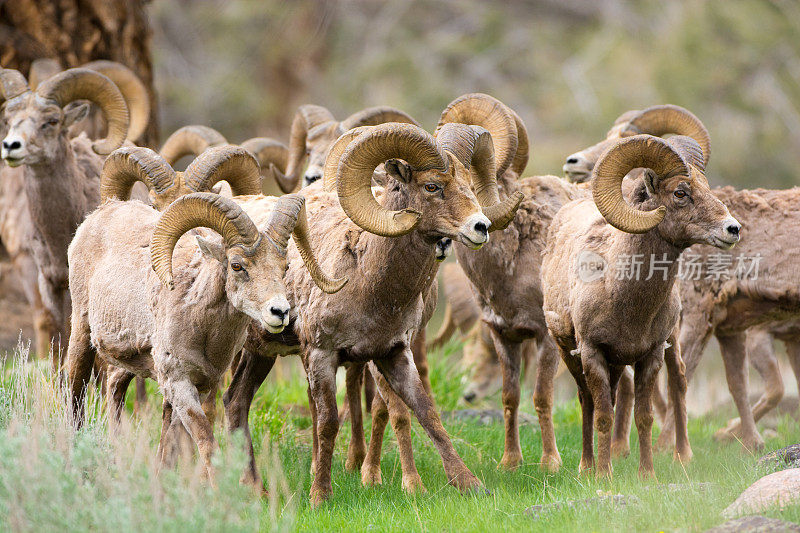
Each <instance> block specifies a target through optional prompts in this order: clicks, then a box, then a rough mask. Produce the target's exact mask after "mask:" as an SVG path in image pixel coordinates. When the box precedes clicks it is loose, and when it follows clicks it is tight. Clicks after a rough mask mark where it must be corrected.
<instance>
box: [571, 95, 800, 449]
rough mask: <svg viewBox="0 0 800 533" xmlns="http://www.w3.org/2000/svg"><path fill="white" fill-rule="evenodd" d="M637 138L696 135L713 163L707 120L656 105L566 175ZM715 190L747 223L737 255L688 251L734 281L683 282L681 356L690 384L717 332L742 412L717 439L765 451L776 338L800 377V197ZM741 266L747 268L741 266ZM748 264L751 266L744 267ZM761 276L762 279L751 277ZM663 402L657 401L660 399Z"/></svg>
mask: <svg viewBox="0 0 800 533" xmlns="http://www.w3.org/2000/svg"><path fill="white" fill-rule="evenodd" d="M638 133H651V134H655V135H663V134H665V133H679V134H684V135H689V136H691V137H692V138H694V139H695V140H697V141H698V142H699V143H700V145H701V147H702V148H703V153H704V158H705V160H706V161H708V156H709V153H710V139H709V136H708V132H707V130H706V128H705V127H704V126H703V124H702V122H700V120H699V119H697V117H695V116H694V115H693V114H692V113H690V112H689V111H687V110H685V109H683V108H680V107H677V106H653V107H650V108H648V109H645V110H643V111H628V112H626V113H624V114H623V115H622V116H620V117H619V118H618V119H617V120H616V121H615V126H614V127H613V128H612V129H611V130H610V131H609V133H608V136H607V139H606V140H604V141H602V142H600V143H598V144H596V145H594V146H591V147H589V148H587V149H585V150H582V151H580V152H577V153H575V154H572V155H570V156H569V157H568V158H567V161H566V163H565V165H564V171H565V174H566V175H567V176H568V177H570V176H572V177H573V179H576V178H577V179H579V178H580V176H582V175H584V174H586V173H589V172H591V170H592V168H593V166H594V164H595V162H596V161H597V158H598V156H599V155H600V153H601V152H602V151H603V150H604V149H605V148H606V147H608V146H609V143H613V142H616V141H615V139H618V138H621V137H626V136H630V135H635V134H638ZM640 173H641V171H638V172H637V174H640ZM712 192H713V193H714V194H715V195H716V196H717V197H718V198H719V199H720V200H722V201H723V202H724V203H725V204H726V205H727V206H729V208H730V210H731V213H732V214H733V215H734V216H735V217H736V218H737V219H738V220H740V221H742V223H743V224H744V230H743V233H742V241H741V243H740V244H739V246H738V247H737V250H738V252H737V254H736V256H735V257H734V256H733V255H731V254H729V253H724V252H723V253H721V252H713V253H710V252H709V250H708V249H707V248H705V247H692V248H690V249H689V250H688V251H687V252H686V253H685V255H686V256H687V257H693V258H694V259H693V260H695V261H696V262H697V263H698V264H705V265H709V264H711V262H712V261H717V262H722V264H725V265H728V266H729V267H730V270H731V271H732V272H731V273H732V274H733V275H726V276H724V279H722V278H720V279H717V278H718V276H713V275H711V276H708V275H707V274H702V275H699V276H694V275H692V276H684V277H686V278H688V279H683V280H682V281H681V299H682V301H683V311H682V316H683V320H682V322H681V337H680V342H681V352H682V356H683V360H684V361H685V364H686V378H687V380H690V379H691V378H692V375H693V374H694V371H695V369H696V368H697V365H698V363H699V362H700V358H701V357H702V355H703V353H704V351H705V347H706V344H707V342H708V339H709V338H710V336H711V335H712V333H713V334H714V335H715V336H716V337H717V340H718V341H719V344H720V349H721V354H722V357H723V361H724V363H725V369H726V377H727V380H728V387H729V389H730V391H731V394H732V396H733V398H734V402H735V403H736V406H737V409H738V410H739V414H740V417H739V418H738V419H734V420H731V421H730V422H729V424H728V426H727V427H726V428H723V429H721V430H720V431H718V432H717V437H718V438H722V439H732V438H733V437H734V436H735V437H736V438H737V439H739V440H740V441H741V442H742V443H743V444H744V445H745V446H746V447H748V448H751V449H753V448H759V447H761V446H762V445H763V440H762V438H761V436H760V435H759V433H758V430H757V428H756V426H755V423H756V422H757V421H758V420H759V419H760V418H761V417H762V416H764V415H765V414H766V413H767V412H769V410H770V409H772V408H774V407H775V406H776V405H777V404H778V402H779V401H780V399H781V398H782V396H783V380H782V379H781V375H780V370H779V368H778V363H777V360H776V358H775V355H774V352H773V350H772V342H773V338H778V339H780V340H782V341H784V343H785V344H786V351H787V355H788V356H789V358H790V363H791V364H792V368H793V369H794V372H795V378H797V379H798V380H800V345H798V344H797V337H798V333H800V330H799V329H798V328H797V327H796V325H795V324H797V320H798V318H800V317H798V314H797V312H796V309H797V308H798V303H800V295H798V293H797V290H796V287H797V286H798V284H800V279H798V277H797V274H796V269H795V268H794V263H795V261H794V256H793V253H794V252H793V250H794V248H793V242H794V240H793V236H792V233H791V231H790V230H789V229H788V228H791V227H793V224H792V223H791V220H789V219H791V217H794V216H795V213H797V212H800V195H798V192H797V189H796V188H795V189H789V190H777V191H776V190H765V189H755V190H735V189H732V188H730V187H724V188H714V189H712ZM787 217H789V218H787ZM784 228H786V229H784ZM748 237H749V238H748ZM712 255H713V257H711V256H712ZM740 261H744V263H742V264H738V263H740ZM747 261H750V264H745V263H746V262H747ZM754 261H760V264H758V265H757V267H758V268H757V271H754V272H751V273H749V274H748V273H747V272H746V271H742V269H741V268H738V269H737V267H742V268H745V269H746V268H748V267H750V266H753V265H754V263H753V262H754ZM754 277H755V278H757V279H752V278H754ZM745 354H746V355H747V358H749V359H750V361H751V362H752V364H753V366H754V367H755V368H756V370H757V371H758V372H759V373H760V374H761V376H762V378H763V379H764V382H765V386H764V393H763V394H762V396H761V397H760V398H759V400H758V401H757V402H756V404H755V406H754V407H753V408H752V409H751V407H750V405H749V404H748V386H747V378H746V372H745V360H746V358H745ZM659 397H660V395H656V399H659ZM672 422H673V421H672V420H671V419H670V418H669V417H668V418H667V424H666V427H665V428H664V430H663V431H662V433H661V435H660V436H659V445H660V446H664V445H665V444H666V443H667V442H669V441H670V440H671V439H672V437H673V435H674V426H673V424H672Z"/></svg>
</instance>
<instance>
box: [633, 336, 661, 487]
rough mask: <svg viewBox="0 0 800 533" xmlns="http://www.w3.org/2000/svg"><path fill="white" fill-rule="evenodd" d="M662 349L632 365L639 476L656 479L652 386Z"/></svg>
mask: <svg viewBox="0 0 800 533" xmlns="http://www.w3.org/2000/svg"><path fill="white" fill-rule="evenodd" d="M663 353H664V349H663V348H662V347H659V348H658V349H657V350H656V351H655V352H654V353H652V354H651V355H650V356H649V357H645V358H643V359H640V360H638V361H636V364H635V365H634V373H635V375H634V380H633V387H634V395H635V396H636V403H635V404H634V414H633V417H634V419H635V420H636V431H637V432H638V433H639V476H640V477H642V478H653V479H655V477H656V472H655V469H654V468H653V441H652V433H653V386H654V384H655V381H656V379H658V371H659V370H661V364H662V363H663V358H664V355H663Z"/></svg>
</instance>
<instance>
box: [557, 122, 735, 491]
mask: <svg viewBox="0 0 800 533" xmlns="http://www.w3.org/2000/svg"><path fill="white" fill-rule="evenodd" d="M634 168H644V169H646V170H645V172H644V175H643V179H642V180H641V181H640V182H639V183H638V184H637V187H636V190H635V191H634V194H633V202H632V203H633V206H631V205H628V203H626V201H625V199H624V197H623V194H622V180H623V178H624V177H625V175H626V174H627V173H628V172H629V171H630V170H632V169H634ZM704 169H705V160H704V152H703V151H702V149H701V147H700V145H698V144H697V143H696V142H695V141H694V140H693V139H692V138H690V137H685V136H676V137H672V138H670V139H668V140H666V141H665V140H663V139H661V138H659V137H653V136H651V135H636V136H633V137H628V138H625V139H621V140H619V141H618V142H617V143H616V144H614V145H613V146H611V147H610V148H609V149H608V150H606V151H605V152H604V154H603V155H602V156H601V157H600V159H599V161H598V162H597V164H596V165H595V167H594V170H593V197H594V198H593V200H594V201H591V200H589V199H582V200H576V201H573V202H570V203H569V204H567V205H565V206H564V207H562V209H561V210H560V211H559V213H558V214H557V215H556V217H555V218H554V219H553V223H552V224H551V227H550V232H549V235H548V241H547V248H546V250H545V256H544V260H543V262H542V284H543V288H544V311H545V318H546V320H547V326H548V328H549V330H550V333H551V334H552V336H553V338H554V339H555V340H556V343H557V345H558V347H559V351H560V353H561V358H562V360H563V361H564V362H565V364H566V365H567V368H568V369H569V370H570V373H572V375H573V377H574V378H575V382H576V383H577V385H578V388H579V396H580V400H581V408H582V411H583V450H582V455H581V462H580V470H585V469H588V468H591V467H592V466H593V465H594V449H593V448H594V445H593V429H594V426H596V427H597V432H598V460H597V473H598V475H608V476H610V475H611V426H612V421H613V417H614V412H613V393H614V391H615V388H616V386H617V383H618V380H619V377H620V374H621V373H622V371H623V370H624V368H625V367H626V366H627V365H632V366H633V367H634V388H635V402H636V403H635V407H634V409H635V413H634V418H635V421H636V428H637V431H638V433H639V445H640V457H639V473H640V475H641V476H644V477H649V476H655V472H654V470H653V457H652V443H651V429H652V423H653V415H652V393H653V387H654V385H655V380H656V377H657V374H658V370H659V369H660V367H661V365H662V363H663V362H664V361H665V360H666V362H667V366H668V378H669V381H670V392H671V395H672V398H673V405H674V410H675V420H676V425H677V426H678V430H679V436H680V435H681V434H682V433H683V428H684V427H685V425H686V406H685V405H684V404H683V401H682V395H681V394H680V391H681V390H684V391H685V388H686V380H685V377H684V375H683V373H682V372H681V369H680V365H679V364H676V363H679V361H680V358H679V357H665V355H664V351H665V349H667V350H670V351H672V352H677V353H679V351H680V346H679V345H678V339H677V337H678V327H677V326H678V318H679V314H680V307H681V303H680V297H679V295H678V286H677V285H676V284H675V275H676V273H677V268H678V261H677V259H678V257H679V256H680V254H681V252H682V251H683V250H684V249H686V248H688V247H689V246H690V245H692V244H696V243H705V244H710V245H712V246H715V247H718V248H723V249H728V248H731V247H732V246H733V245H734V244H735V243H736V242H738V240H739V230H740V227H741V226H740V224H739V223H738V222H737V221H736V219H734V218H733V217H732V216H731V215H730V213H729V212H728V209H727V208H726V207H725V205H724V204H723V203H722V202H720V201H719V200H718V199H717V198H716V197H715V196H714V195H713V194H712V193H711V189H710V188H709V186H708V182H707V181H706V178H705V175H704ZM642 256H644V257H643V258H642V264H643V268H644V269H645V270H648V269H649V273H650V274H651V275H650V276H647V277H645V276H641V277H639V276H636V275H631V276H630V277H629V276H628V274H627V273H626V272H625V271H624V270H621V266H620V265H624V260H625V259H626V258H627V259H628V260H630V258H631V257H640V258H641V257H642ZM612 267H613V269H616V271H614V272H612ZM654 272H655V274H654ZM620 273H621V274H622V275H620ZM676 454H677V456H678V458H679V459H681V460H684V461H685V460H688V459H689V458H690V457H691V448H690V447H689V442H688V441H685V442H683V439H679V442H678V443H677V449H676Z"/></svg>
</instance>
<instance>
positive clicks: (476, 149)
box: [436, 123, 524, 231]
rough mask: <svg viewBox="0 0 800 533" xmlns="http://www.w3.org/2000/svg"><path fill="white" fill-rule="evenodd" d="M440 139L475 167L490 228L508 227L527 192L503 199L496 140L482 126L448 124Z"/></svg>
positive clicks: (477, 188) (478, 191)
mask: <svg viewBox="0 0 800 533" xmlns="http://www.w3.org/2000/svg"><path fill="white" fill-rule="evenodd" d="M436 142H437V143H438V144H439V146H440V147H441V148H442V150H444V151H445V152H448V153H450V154H452V155H453V156H454V157H456V158H457V159H458V160H459V161H460V162H461V164H462V165H464V166H465V167H466V168H467V170H471V171H472V172H471V174H472V179H473V187H474V188H475V196H477V197H478V202H479V203H480V204H481V207H482V209H483V213H484V214H485V215H486V217H487V218H488V219H489V220H490V221H491V223H492V225H491V226H490V227H489V229H490V231H496V230H501V229H505V228H506V227H507V226H508V225H509V224H510V223H511V221H512V220H514V215H515V214H516V213H517V209H518V207H519V204H520V202H522V199H523V198H524V195H523V194H522V193H521V192H519V191H515V192H514V194H512V195H510V196H509V197H508V198H506V199H505V200H502V201H501V200H500V195H499V193H498V190H497V178H496V171H495V161H494V144H493V143H492V136H491V135H490V134H489V132H488V131H487V130H486V129H484V128H482V127H480V126H471V125H470V126H468V125H466V124H457V123H449V124H445V125H444V126H442V127H441V128H439V131H438V132H437V133H436Z"/></svg>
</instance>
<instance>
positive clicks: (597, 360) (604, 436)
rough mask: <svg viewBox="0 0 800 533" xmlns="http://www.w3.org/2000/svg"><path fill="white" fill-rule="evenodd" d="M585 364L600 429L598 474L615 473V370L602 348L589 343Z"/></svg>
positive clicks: (583, 355) (585, 348) (585, 346)
mask: <svg viewBox="0 0 800 533" xmlns="http://www.w3.org/2000/svg"><path fill="white" fill-rule="evenodd" d="M580 354H581V365H582V366H583V373H584V374H585V376H586V386H587V388H588V389H589V392H590V394H591V397H592V402H593V404H594V426H595V428H596V429H597V475H598V476H599V477H605V476H607V477H611V471H612V468H611V429H612V426H613V423H614V406H613V404H612V402H611V372H610V371H609V367H608V363H607V362H606V360H605V358H604V357H603V354H602V352H600V350H598V349H597V348H595V347H594V346H592V345H590V344H586V343H582V344H581V345H580Z"/></svg>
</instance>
